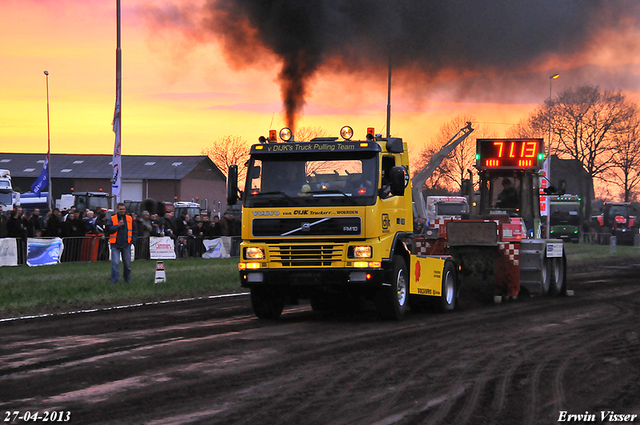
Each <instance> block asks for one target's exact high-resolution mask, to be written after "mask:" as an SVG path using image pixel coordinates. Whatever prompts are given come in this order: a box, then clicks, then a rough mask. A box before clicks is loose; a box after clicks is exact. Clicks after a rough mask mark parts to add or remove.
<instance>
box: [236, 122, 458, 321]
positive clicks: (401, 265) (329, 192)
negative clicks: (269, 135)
mask: <svg viewBox="0 0 640 425" xmlns="http://www.w3.org/2000/svg"><path fill="white" fill-rule="evenodd" d="M352 132H353V130H348V128H343V130H342V131H341V135H342V139H340V140H339V139H338V138H337V137H333V138H316V139H312V140H310V141H305V142H293V141H290V140H289V141H287V139H286V138H283V142H280V143H270V142H267V139H265V138H262V139H261V143H260V144H257V145H253V146H252V147H251V151H250V153H251V157H250V160H249V163H248V171H247V178H246V186H245V187H244V190H242V192H241V194H240V199H241V200H242V203H243V214H242V243H241V247H240V248H241V252H240V263H239V273H240V281H241V285H242V286H244V287H248V288H250V290H251V299H252V306H253V308H254V312H255V313H256V315H257V316H258V317H260V318H275V317H278V316H279V315H280V313H281V312H282V308H283V305H284V304H285V303H296V302H297V301H298V300H299V299H309V300H310V302H311V305H312V307H313V308H314V309H323V308H325V307H327V306H329V305H332V304H336V303H345V302H349V301H348V300H354V299H357V298H359V297H364V298H367V299H370V300H372V301H374V302H375V303H376V307H377V309H378V311H379V312H380V313H381V315H382V316H383V317H385V318H390V319H394V318H400V317H401V316H402V315H403V314H404V312H405V310H406V309H407V305H408V304H407V300H408V298H409V295H410V293H409V290H410V285H409V282H410V279H411V274H410V273H409V270H411V266H410V264H411V262H412V261H413V260H414V259H413V258H412V255H411V252H410V248H409V245H410V244H411V241H410V238H411V236H412V231H413V208H412V197H411V191H410V190H408V189H407V186H408V183H409V172H408V167H409V158H408V152H407V146H406V142H404V141H403V140H402V139H398V138H382V137H379V136H375V135H373V134H372V132H369V134H368V135H367V138H366V139H364V140H358V141H354V140H351V137H350V136H349V134H351V135H352V134H353V133H352ZM281 133H283V132H281ZM284 133H285V134H287V131H284ZM236 173H237V167H236V166H231V167H230V169H229V179H228V192H227V198H228V199H227V201H228V203H229V204H230V205H233V204H234V203H235V202H236V200H237V199H238V192H239V188H238V187H237V184H236V181H237V178H236ZM405 242H406V243H405ZM444 262H445V259H438V260H434V261H433V262H432V265H425V266H424V272H423V273H424V277H423V278H422V282H425V285H426V282H428V281H429V279H431V277H433V276H434V275H435V273H434V271H433V270H431V269H430V268H431V267H435V268H437V269H438V274H437V276H439V277H438V279H437V286H438V289H437V291H436V290H434V291H433V292H432V290H431V289H429V294H431V295H435V294H436V293H437V294H438V295H440V293H441V291H440V284H441V279H440V277H441V276H442V267H443V264H444ZM448 267H451V268H452V266H448ZM447 276H453V275H452V273H448V274H447ZM414 278H415V274H414ZM449 279H451V277H450V278H449ZM422 282H421V283H422ZM419 289H420V285H414V286H413V289H412V290H415V291H418V290H419ZM424 291H425V293H426V289H425V290H424ZM416 294H417V292H416Z"/></svg>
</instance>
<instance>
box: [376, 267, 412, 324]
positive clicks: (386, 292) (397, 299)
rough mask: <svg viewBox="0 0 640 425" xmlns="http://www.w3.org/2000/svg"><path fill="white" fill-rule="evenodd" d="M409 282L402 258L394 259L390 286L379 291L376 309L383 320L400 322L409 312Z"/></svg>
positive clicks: (385, 286)
mask: <svg viewBox="0 0 640 425" xmlns="http://www.w3.org/2000/svg"><path fill="white" fill-rule="evenodd" d="M408 300H409V280H408V277H407V266H406V264H405V262H404V259H403V258H402V257H399V256H396V257H394V258H393V271H392V274H391V279H390V282H389V283H388V284H385V285H384V286H383V287H382V288H380V290H379V291H378V295H377V298H376V308H377V310H378V313H379V314H380V316H382V318H383V319H388V320H400V319H402V317H403V316H404V314H405V313H406V311H407V302H408Z"/></svg>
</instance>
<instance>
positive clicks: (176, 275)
mask: <svg viewBox="0 0 640 425" xmlns="http://www.w3.org/2000/svg"><path fill="white" fill-rule="evenodd" d="M164 265H165V274H166V279H167V281H166V282H161V283H158V284H156V283H155V272H156V262H155V261H134V262H133V263H132V273H131V282H129V283H124V280H123V279H122V265H120V282H119V283H118V284H116V285H114V284H113V283H112V282H111V280H110V276H111V263H108V262H99V263H63V264H57V265H54V266H41V267H26V266H19V267H2V268H1V269H0V270H1V272H0V273H2V279H1V281H0V317H5V318H6V317H15V316H18V315H31V314H43V313H56V312H64V311H73V310H78V309H85V308H101V307H109V306H114V305H120V304H122V303H140V302H154V301H162V300H167V299H172V298H176V297H180V298H185V297H186V298H188V297H198V296H208V295H215V294H222V293H233V292H244V290H243V289H242V288H241V287H240V283H239V278H238V259H237V258H229V259H215V260H211V259H202V258H191V259H184V260H165V261H164Z"/></svg>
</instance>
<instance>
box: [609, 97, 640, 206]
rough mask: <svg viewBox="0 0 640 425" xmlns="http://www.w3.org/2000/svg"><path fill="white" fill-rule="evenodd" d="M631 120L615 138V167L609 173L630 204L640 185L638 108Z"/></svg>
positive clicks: (639, 123)
mask: <svg viewBox="0 0 640 425" xmlns="http://www.w3.org/2000/svg"><path fill="white" fill-rule="evenodd" d="M633 110H634V112H633V114H632V115H631V116H630V117H629V120H628V121H627V122H625V123H622V126H623V127H624V130H625V131H624V132H621V133H620V134H618V135H617V136H616V137H615V138H614V142H613V144H614V148H615V149H614V155H613V157H612V163H613V165H614V167H613V168H612V169H611V170H610V171H611V172H610V173H608V175H609V176H611V178H612V179H613V181H615V182H616V183H617V184H618V185H619V186H620V188H621V189H622V192H623V196H624V202H629V201H630V199H631V193H632V191H633V190H634V189H635V188H636V187H638V185H640V113H639V111H638V108H637V107H634V108H633Z"/></svg>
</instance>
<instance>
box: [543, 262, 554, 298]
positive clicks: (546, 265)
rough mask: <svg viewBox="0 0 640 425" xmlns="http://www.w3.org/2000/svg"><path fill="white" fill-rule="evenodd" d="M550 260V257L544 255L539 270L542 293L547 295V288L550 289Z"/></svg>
mask: <svg viewBox="0 0 640 425" xmlns="http://www.w3.org/2000/svg"><path fill="white" fill-rule="evenodd" d="M552 260H553V259H552V258H547V257H544V258H543V259H542V270H540V272H541V273H540V276H541V282H540V283H541V284H542V295H547V294H548V293H549V290H550V289H551V274H552V267H551V261H552Z"/></svg>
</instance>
